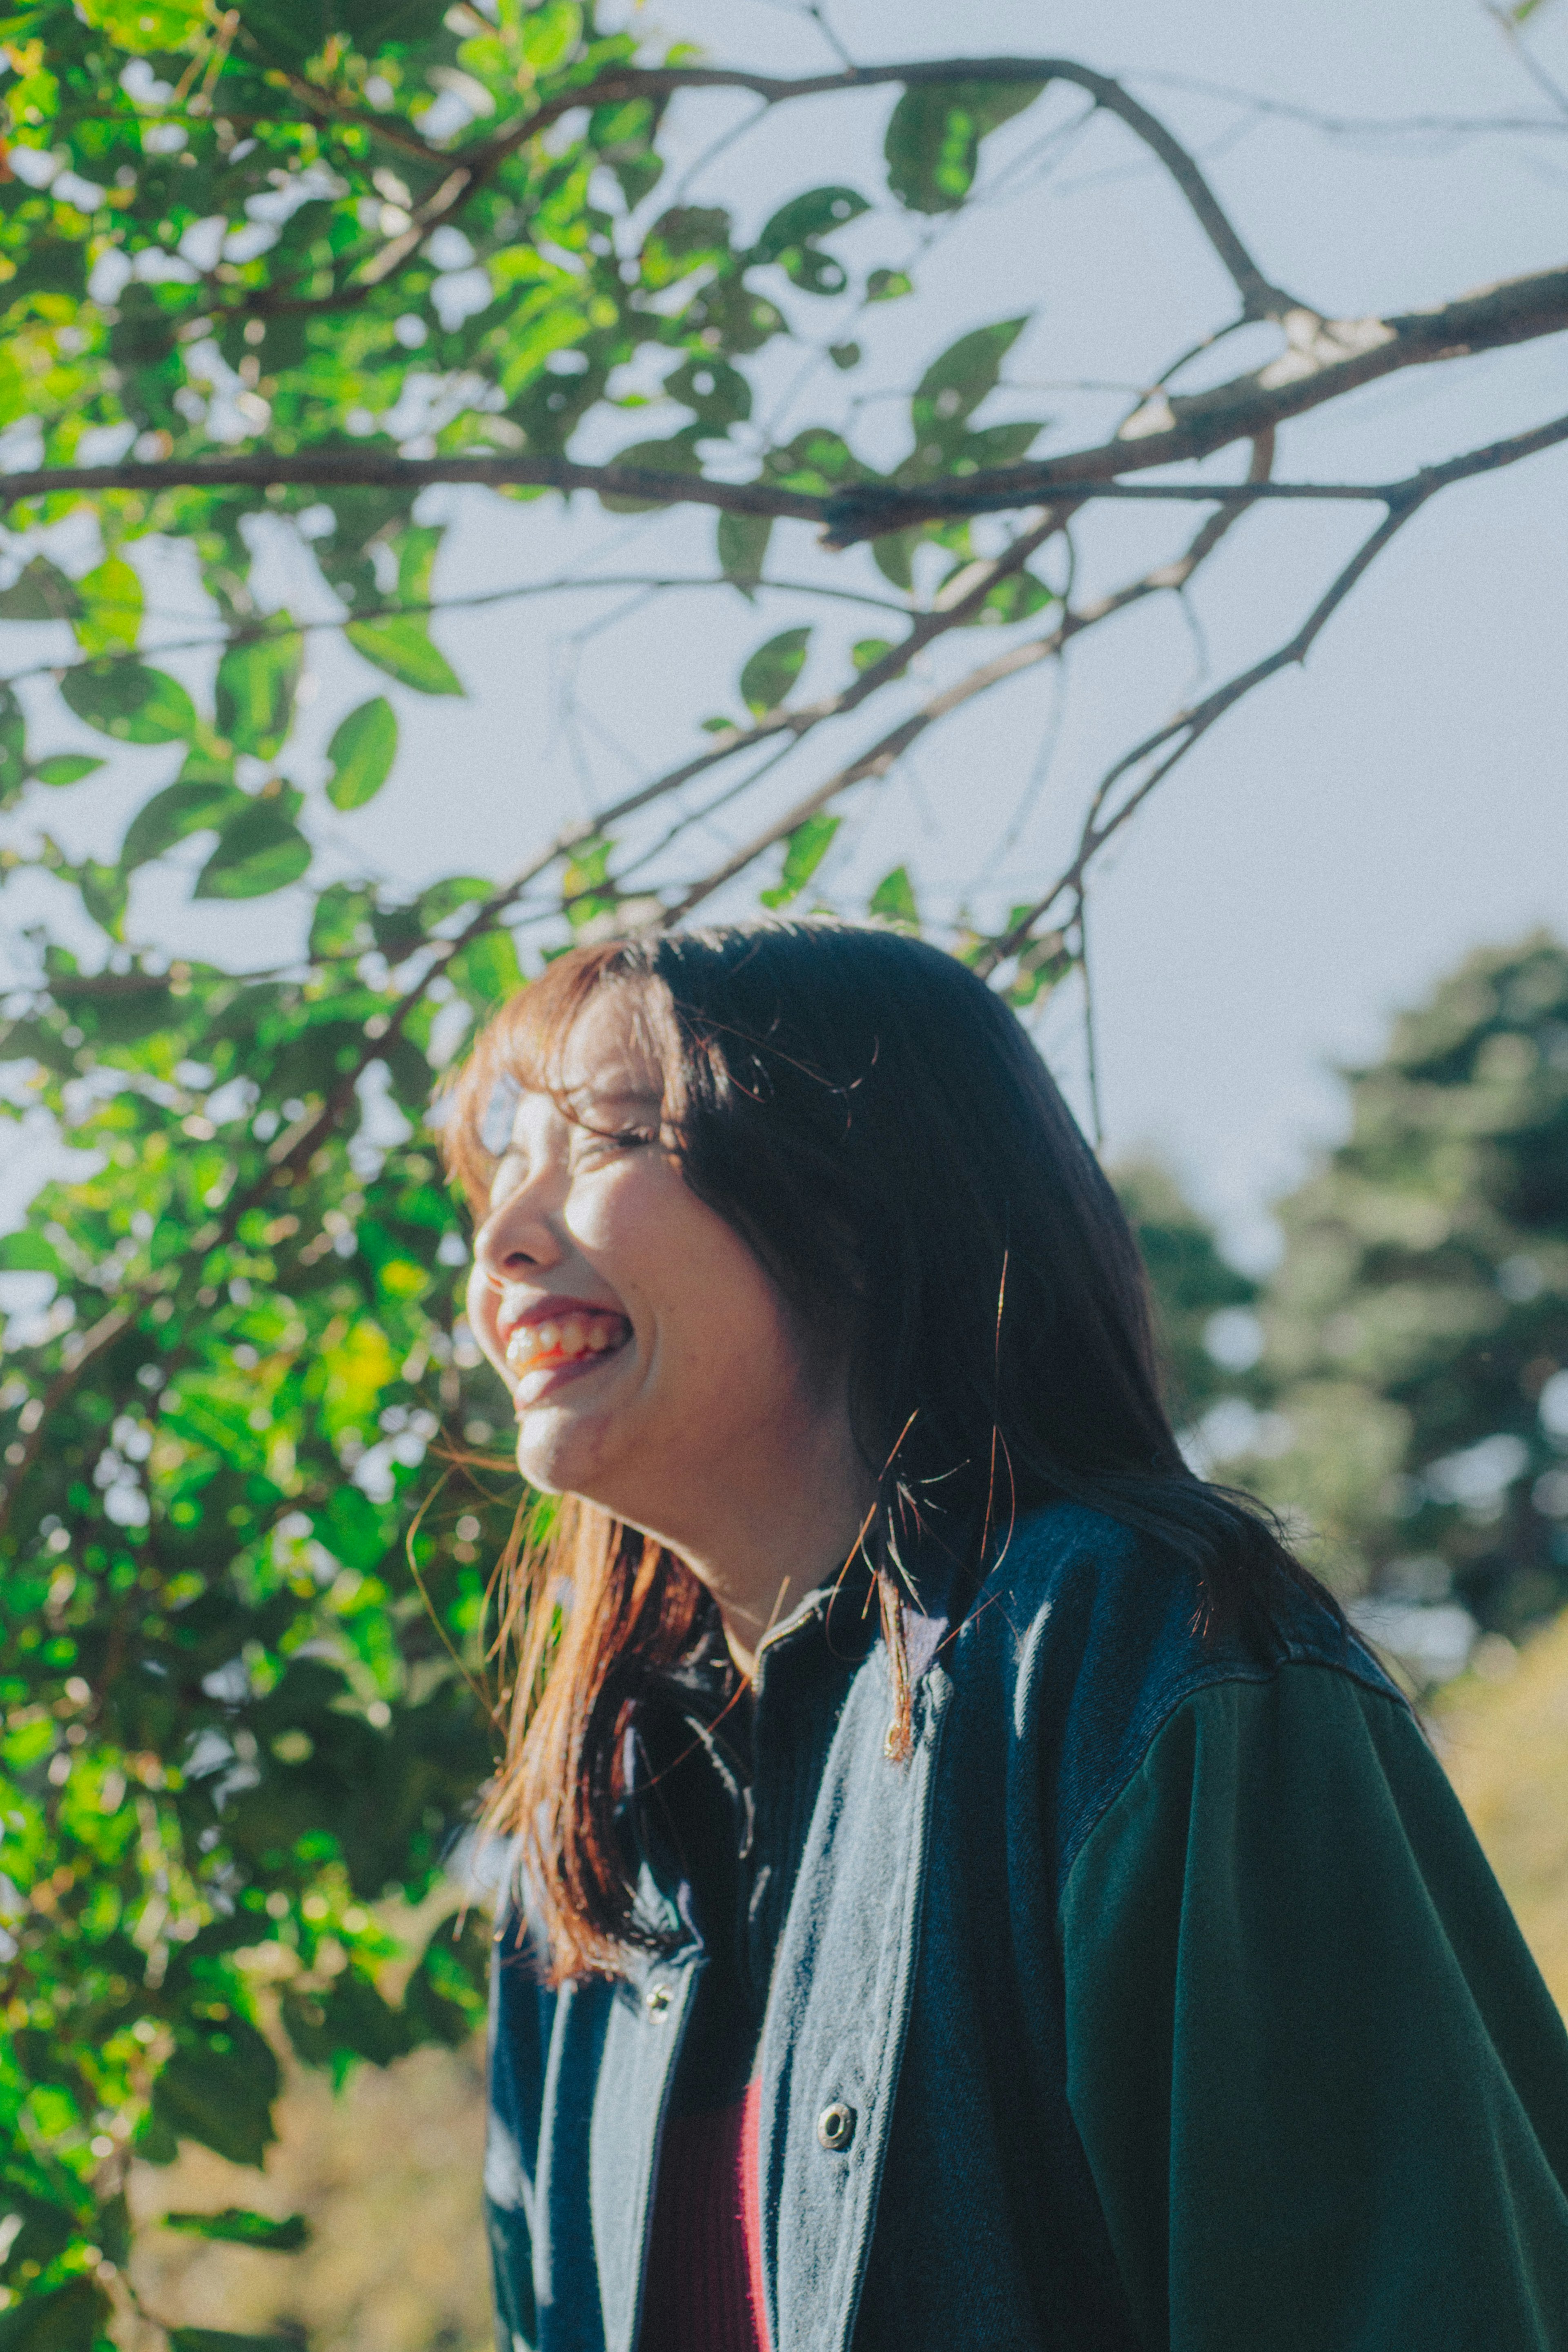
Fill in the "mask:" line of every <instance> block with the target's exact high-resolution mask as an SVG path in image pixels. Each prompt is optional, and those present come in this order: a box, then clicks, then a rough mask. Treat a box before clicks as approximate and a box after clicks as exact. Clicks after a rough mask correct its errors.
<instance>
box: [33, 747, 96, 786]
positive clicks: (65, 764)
mask: <svg viewBox="0 0 1568 2352" xmlns="http://www.w3.org/2000/svg"><path fill="white" fill-rule="evenodd" d="M102 765H103V761H101V760H94V759H91V758H89V755H88V753H87V752H85V751H59V752H57V753H56V755H55V757H54V758H53V759H52V760H39V761H37V763H36V765H35V766H34V767H33V768H32V769H31V770H30V771H29V772H30V773H31V774H32V776H33V777H34V778H35V779H36V780H37V782H39V783H40V784H79V783H80V782H81V780H82V778H83V777H84V776H90V775H91V773H92V772H93V770H94V769H95V768H101V767H102Z"/></svg>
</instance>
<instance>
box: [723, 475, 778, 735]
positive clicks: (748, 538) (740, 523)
mask: <svg viewBox="0 0 1568 2352" xmlns="http://www.w3.org/2000/svg"><path fill="white" fill-rule="evenodd" d="M772 535H773V518H772V516H771V515H743V514H722V513H721V514H720V516H719V519H718V565H719V570H720V571H721V572H723V573H724V576H725V578H726V579H727V580H733V581H734V583H735V584H736V586H737V588H745V589H751V588H755V587H756V585H757V583H758V581H759V580H760V579H761V577H762V566H763V564H764V563H765V562H766V561H767V558H768V541H769V539H770V538H771V537H772ZM726 724H728V722H727V721H726Z"/></svg>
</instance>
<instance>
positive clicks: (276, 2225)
mask: <svg viewBox="0 0 1568 2352" xmlns="http://www.w3.org/2000/svg"><path fill="white" fill-rule="evenodd" d="M163 2227H164V2228H165V2229H166V2230H179V2231H183V2234H184V2235H185V2236H186V2237H188V2238H212V2239H215V2240H216V2241H217V2242H219V2243H220V2244H222V2245H226V2246H258V2247H260V2248H261V2249H262V2250H263V2252H267V2253H269V2254H294V2253H298V2251H299V2249H300V2247H301V2246H303V2245H304V2244H305V2243H306V2242H307V2241H308V2238H309V2236H310V2224H309V2222H308V2221H307V2220H306V2219H305V2216H304V2214H303V2213H290V2214H289V2215H288V2216H287V2220H285V2221H274V2220H273V2219H272V2218H271V2216H270V2215H269V2214H267V2213H252V2212H250V2211H249V2210H247V2209H246V2207H245V2206H243V2205H225V2207H224V2209H223V2211H222V2212H221V2213H165V2214H164V2216H163Z"/></svg>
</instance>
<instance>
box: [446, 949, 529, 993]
mask: <svg viewBox="0 0 1568 2352" xmlns="http://www.w3.org/2000/svg"><path fill="white" fill-rule="evenodd" d="M446 971H447V976H448V978H449V979H450V980H451V981H452V982H454V983H455V986H457V987H458V988H460V989H462V990H463V992H464V993H465V995H469V996H473V997H476V998H477V1000H478V1002H479V1003H480V1005H481V1006H482V1007H485V1008H488V1007H490V1006H493V1005H497V1004H499V1003H502V1002H503V1000H504V999H505V998H507V997H508V996H510V995H512V994H513V993H514V992H516V991H517V989H519V988H520V987H521V986H522V984H523V975H522V970H521V967H520V966H519V964H518V962H517V949H516V948H515V947H514V946H513V944H512V938H511V934H510V932H508V931H486V932H484V933H483V934H482V935H481V936H480V937H479V938H478V939H476V940H474V941H473V942H472V943H471V944H470V945H469V946H468V947H465V948H463V949H460V950H459V951H458V953H457V954H456V955H455V956H454V957H453V958H452V960H451V961H450V962H449V963H448V964H447V967H446Z"/></svg>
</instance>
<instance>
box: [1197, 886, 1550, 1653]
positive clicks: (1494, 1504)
mask: <svg viewBox="0 0 1568 2352" xmlns="http://www.w3.org/2000/svg"><path fill="white" fill-rule="evenodd" d="M1343 1075H1344V1076H1345V1079H1346V1083H1347V1085H1348V1087H1349V1089H1350V1098H1351V1133H1350V1138H1349V1140H1348V1141H1347V1142H1345V1143H1344V1144H1343V1145H1342V1146H1341V1147H1340V1148H1339V1149H1338V1150H1335V1151H1333V1152H1332V1153H1330V1154H1329V1156H1328V1158H1327V1160H1326V1161H1325V1162H1324V1163H1323V1165H1322V1167H1321V1168H1320V1169H1319V1170H1318V1171H1316V1172H1315V1173H1314V1174H1313V1175H1312V1176H1311V1177H1309V1179H1308V1180H1307V1181H1306V1182H1305V1183H1303V1184H1302V1185H1301V1187H1300V1188H1299V1190H1298V1191H1296V1192H1294V1193H1292V1194H1291V1197H1290V1198H1289V1199H1288V1200H1286V1201H1285V1202H1282V1203H1281V1208H1280V1216H1281V1223H1282V1224H1283V1226H1284V1230H1285V1237H1286V1239H1285V1252H1284V1255H1283V1258H1282V1260H1281V1264H1280V1265H1279V1267H1278V1269H1277V1271H1276V1272H1275V1274H1274V1276H1272V1278H1271V1279H1270V1283H1269V1285H1268V1288H1267V1292H1266V1296H1265V1297H1264V1300H1263V1302H1262V1310H1261V1311H1262V1318H1263V1323H1264V1328H1265V1333H1266V1348H1265V1354H1264V1358H1263V1364H1262V1370H1263V1372H1264V1374H1265V1376H1266V1377H1267V1378H1268V1379H1269V1380H1270V1381H1271V1382H1272V1383H1273V1385H1274V1388H1275V1391H1276V1402H1277V1405H1278V1410H1279V1413H1280V1415H1281V1416H1282V1423H1276V1424H1275V1425H1276V1426H1283V1427H1284V1428H1285V1429H1286V1431H1287V1433H1288V1438H1289V1443H1288V1444H1287V1445H1286V1446H1285V1447H1284V1448H1283V1450H1281V1451H1279V1452H1277V1453H1276V1454H1274V1456H1273V1458H1260V1459H1258V1460H1256V1461H1248V1462H1243V1463H1240V1464H1237V1465H1227V1467H1228V1473H1229V1475H1237V1476H1239V1477H1241V1478H1243V1479H1245V1480H1246V1481H1247V1482H1248V1483H1249V1484H1251V1485H1253V1486H1256V1487H1258V1488H1259V1489H1260V1491H1261V1492H1263V1493H1265V1494H1266V1495H1267V1496H1269V1497H1270V1499H1271V1500H1273V1501H1275V1502H1276V1503H1277V1504H1279V1505H1281V1507H1285V1508H1287V1509H1290V1510H1291V1511H1297V1512H1301V1513H1302V1514H1304V1517H1305V1518H1306V1519H1307V1520H1308V1521H1310V1523H1311V1525H1312V1528H1313V1529H1314V1530H1315V1532H1316V1534H1317V1535H1318V1537H1319V1538H1321V1546H1320V1549H1318V1550H1317V1551H1314V1552H1312V1554H1310V1556H1311V1557H1312V1559H1313V1562H1314V1565H1316V1566H1318V1567H1319V1568H1320V1569H1321V1570H1322V1572H1323V1573H1325V1574H1327V1575H1329V1576H1330V1577H1331V1578H1332V1579H1333V1581H1335V1582H1336V1583H1337V1584H1338V1585H1339V1586H1340V1588H1341V1589H1342V1590H1343V1591H1347V1592H1352V1593H1354V1592H1355V1591H1367V1590H1372V1591H1383V1592H1385V1593H1389V1594H1393V1595H1398V1596H1401V1597H1405V1598H1408V1599H1416V1600H1437V1599H1440V1598H1442V1597H1443V1596H1444V1595H1445V1594H1446V1593H1447V1592H1448V1591H1453V1592H1454V1593H1455V1594H1456V1596H1457V1597H1458V1599H1460V1600H1461V1601H1463V1602H1464V1603H1465V1605H1466V1606H1467V1607H1468V1608H1469V1610H1470V1611H1471V1612H1472V1613H1473V1614H1474V1615H1475V1616H1476V1617H1477V1618H1478V1619H1479V1621H1480V1622H1481V1623H1482V1624H1483V1625H1485V1626H1488V1627H1492V1628H1496V1629H1498V1630H1500V1631H1503V1632H1507V1633H1517V1632H1518V1631H1519V1630H1520V1629H1521V1627H1522V1626H1524V1625H1527V1624H1529V1623H1530V1622H1532V1621H1534V1620H1536V1619H1539V1618H1541V1617H1542V1616H1544V1615H1545V1614H1547V1613H1548V1612H1551V1611H1552V1610H1553V1609H1555V1608H1558V1607H1561V1606H1562V1605H1563V1602H1564V1601H1568V1369H1565V1367H1568V952H1565V951H1564V950H1563V947H1562V946H1561V945H1560V944H1559V943H1558V942H1557V941H1556V940H1553V939H1552V938H1551V937H1549V936H1548V935H1546V934H1545V933H1543V932H1538V933H1536V934H1535V935H1533V936H1532V937H1531V938H1529V939H1527V940H1524V941H1523V942H1522V943H1521V944H1520V945H1519V946H1517V947H1511V948H1501V949H1487V950H1481V951H1479V952H1478V953H1477V954H1475V955H1472V956H1470V957H1469V959H1468V960H1467V961H1465V962H1464V963H1463V964H1462V965H1461V966H1460V967H1459V969H1458V971H1456V972H1455V973H1454V974H1453V975H1452V976H1451V977H1450V978H1448V979H1447V980H1445V981H1444V982H1442V983H1441V985H1440V986H1439V987H1438V988H1437V991H1436V992H1435V993H1434V994H1433V996H1432V997H1431V999H1430V1001H1429V1002H1428V1003H1427V1004H1426V1005H1425V1006H1423V1007H1422V1008H1420V1009H1419V1010H1418V1011H1416V1012H1413V1013H1406V1015H1405V1016H1404V1017H1403V1018H1402V1019H1400V1020H1399V1021H1398V1022H1397V1023H1396V1025H1395V1029H1394V1032H1393V1035H1392V1038H1391V1041H1390V1045H1389V1049H1388V1052H1387V1054H1386V1055H1385V1058H1384V1059H1383V1060H1382V1061H1381V1062H1379V1063H1377V1064H1376V1065H1375V1066H1373V1067H1371V1068H1368V1069H1360V1070H1347V1071H1346V1072H1345V1073H1344V1074H1343Z"/></svg>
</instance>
